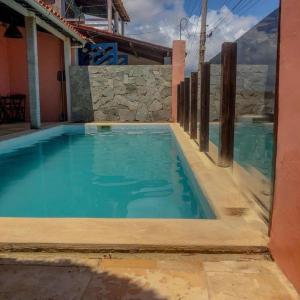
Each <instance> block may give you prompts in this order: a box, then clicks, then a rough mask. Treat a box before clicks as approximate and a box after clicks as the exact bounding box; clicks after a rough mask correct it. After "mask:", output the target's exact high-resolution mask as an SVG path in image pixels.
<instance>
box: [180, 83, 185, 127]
mask: <svg viewBox="0 0 300 300" xmlns="http://www.w3.org/2000/svg"><path fill="white" fill-rule="evenodd" d="M180 111H181V113H180V120H179V121H180V126H181V127H183V120H184V81H181V82H180Z"/></svg>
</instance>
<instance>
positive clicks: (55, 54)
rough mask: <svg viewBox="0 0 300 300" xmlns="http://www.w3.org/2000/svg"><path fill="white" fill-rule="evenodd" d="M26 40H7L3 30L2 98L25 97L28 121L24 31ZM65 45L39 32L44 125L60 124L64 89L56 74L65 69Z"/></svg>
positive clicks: (0, 58)
mask: <svg viewBox="0 0 300 300" xmlns="http://www.w3.org/2000/svg"><path fill="white" fill-rule="evenodd" d="M20 31H21V32H22V33H23V36H24V38H23V39H6V38H4V37H3V34H4V28H3V27H1V28H0V70H1V71H0V79H1V83H0V94H1V95H2V94H3V95H4V94H14V93H20V94H25V95H26V96H27V97H26V99H27V102H26V119H27V120H29V101H28V79H27V57H26V40H25V30H24V29H23V28H20ZM62 47H63V44H62V42H61V41H60V40H59V39H57V38H56V37H54V36H52V35H51V34H48V33H44V32H38V58H39V76H40V99H41V116H42V122H57V121H59V116H60V112H61V87H60V83H59V82H58V81H57V79H56V78H57V71H58V70H62V69H63V67H62V66H63V48H62Z"/></svg>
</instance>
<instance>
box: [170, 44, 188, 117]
mask: <svg viewBox="0 0 300 300" xmlns="http://www.w3.org/2000/svg"><path fill="white" fill-rule="evenodd" d="M184 68H185V41H173V55H172V121H173V122H176V121H177V85H178V84H180V82H181V81H183V80H184Z"/></svg>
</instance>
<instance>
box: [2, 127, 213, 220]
mask: <svg viewBox="0 0 300 300" xmlns="http://www.w3.org/2000/svg"><path fill="white" fill-rule="evenodd" d="M0 169H1V174H0V216H2V217H44V218H52V217H62V218H71V217H72V218H173V219H205V218H214V214H213V212H212V210H211V208H210V206H209V204H208V202H207V200H206V199H205V196H204V195H203V193H202V192H201V190H200V188H199V186H198V185H197V183H196V180H195V178H194V177H193V175H192V172H191V170H190V168H189V166H188V165H187V163H186V161H185V158H184V157H183V155H182V153H181V150H180V149H179V146H178V144H177V141H176V139H175V137H174V135H173V133H172V131H171V129H170V127H169V125H145V126H143V125H129V126H123V125H114V126H112V127H99V126H93V125H88V126H82V125H67V126H59V127H55V128H51V129H47V130H43V131H40V132H37V133H34V134H30V135H28V136H23V137H20V138H17V139H13V140H8V141H4V142H1V143H0Z"/></svg>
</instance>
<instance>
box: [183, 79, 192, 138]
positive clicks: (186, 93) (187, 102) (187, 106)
mask: <svg viewBox="0 0 300 300" xmlns="http://www.w3.org/2000/svg"><path fill="white" fill-rule="evenodd" d="M190 98H191V96H190V78H189V77H186V78H184V122H183V123H184V131H185V132H189V130H190Z"/></svg>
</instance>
